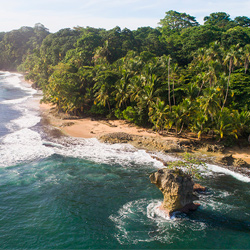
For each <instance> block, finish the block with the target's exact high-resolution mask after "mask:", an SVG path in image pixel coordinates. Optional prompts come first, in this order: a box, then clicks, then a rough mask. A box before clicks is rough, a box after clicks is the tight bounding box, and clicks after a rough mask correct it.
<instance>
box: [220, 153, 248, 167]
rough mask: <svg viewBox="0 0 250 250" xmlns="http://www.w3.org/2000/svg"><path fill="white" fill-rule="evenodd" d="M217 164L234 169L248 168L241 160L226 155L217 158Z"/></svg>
mask: <svg viewBox="0 0 250 250" xmlns="http://www.w3.org/2000/svg"><path fill="white" fill-rule="evenodd" d="M216 162H217V163H219V164H222V165H225V166H234V167H236V168H241V167H244V168H249V167H250V166H249V164H248V163H247V162H245V161H244V160H242V159H241V158H234V157H233V156H232V155H226V156H223V157H220V158H217V160H216Z"/></svg>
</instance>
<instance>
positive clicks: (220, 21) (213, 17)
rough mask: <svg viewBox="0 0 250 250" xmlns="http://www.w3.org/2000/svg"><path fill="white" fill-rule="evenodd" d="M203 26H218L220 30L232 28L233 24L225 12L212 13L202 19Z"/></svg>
mask: <svg viewBox="0 0 250 250" xmlns="http://www.w3.org/2000/svg"><path fill="white" fill-rule="evenodd" d="M204 22H205V23H204V24H205V25H207V24H208V25H213V26H218V27H220V28H226V29H228V28H230V27H234V26H235V25H234V22H233V21H232V20H231V18H230V15H229V14H227V13H225V12H214V13H211V14H210V15H209V16H205V17H204Z"/></svg>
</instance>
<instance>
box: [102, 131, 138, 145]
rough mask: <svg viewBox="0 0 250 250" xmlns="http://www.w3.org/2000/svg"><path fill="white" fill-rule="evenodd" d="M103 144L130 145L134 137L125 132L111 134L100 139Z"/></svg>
mask: <svg viewBox="0 0 250 250" xmlns="http://www.w3.org/2000/svg"><path fill="white" fill-rule="evenodd" d="M99 140H100V141H101V142H104V143H111V144H114V143H128V142H131V141H132V140H133V136H132V135H130V134H127V133H123V132H117V133H110V134H106V135H103V136H101V137H100V138H99Z"/></svg>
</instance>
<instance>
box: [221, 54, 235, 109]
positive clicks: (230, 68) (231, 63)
mask: <svg viewBox="0 0 250 250" xmlns="http://www.w3.org/2000/svg"><path fill="white" fill-rule="evenodd" d="M232 66H233V58H232V57H231V58H230V62H229V73H228V80H227V90H226V96H225V100H224V102H223V105H222V108H221V112H222V111H223V109H224V107H225V104H226V101H227V96H228V91H229V83H230V76H231V72H232Z"/></svg>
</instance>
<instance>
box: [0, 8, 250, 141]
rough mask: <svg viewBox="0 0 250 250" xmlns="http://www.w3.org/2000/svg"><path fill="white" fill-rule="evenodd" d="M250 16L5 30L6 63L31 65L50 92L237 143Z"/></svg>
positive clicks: (76, 108)
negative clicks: (131, 26)
mask: <svg viewBox="0 0 250 250" xmlns="http://www.w3.org/2000/svg"><path fill="white" fill-rule="evenodd" d="M249 26H250V19H249V18H248V17H245V16H239V17H236V18H235V19H233V20H232V19H231V18H230V16H229V15H228V14H226V13H224V12H218V13H212V14H210V15H209V16H206V17H204V24H203V25H200V24H199V23H198V22H197V21H196V19H195V17H193V16H190V15H188V14H186V13H179V12H176V11H168V12H166V15H165V17H164V18H163V19H162V20H160V22H159V27H157V28H151V27H141V28H138V29H137V30H133V31H131V30H129V29H126V28H125V29H123V30H121V29H120V28H119V27H115V28H113V29H111V30H105V29H96V28H91V27H86V28H82V27H75V28H74V29H62V30H60V31H58V32H56V33H49V31H48V30H47V29H46V28H45V27H44V26H43V25H42V24H36V25H35V27H34V28H31V27H22V28H20V29H19V30H13V31H11V32H7V33H4V32H2V33H0V69H2V70H15V69H18V70H19V71H21V72H25V73H26V78H27V79H28V80H31V81H33V82H34V83H35V84H36V85H37V86H38V87H39V88H41V89H42V90H43V93H44V98H43V101H44V102H49V103H52V104H55V105H56V106H57V107H58V109H59V110H61V111H63V112H67V113H72V114H75V115H83V114H87V115H102V116H107V117H110V118H111V117H116V118H119V119H126V120H128V121H131V122H133V123H135V124H138V125H141V126H147V127H152V128H154V129H155V130H156V131H158V132H159V133H163V132H164V133H176V134H180V133H182V131H184V130H185V131H192V132H195V133H197V136H198V137H199V138H200V137H202V135H204V134H208V133H209V134H210V135H212V136H214V138H215V139H217V140H223V141H225V142H226V143H230V142H232V141H233V140H235V139H237V138H239V137H242V138H247V137H248V135H249V133H250V109H249V107H250V72H249V61H250V28H249Z"/></svg>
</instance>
